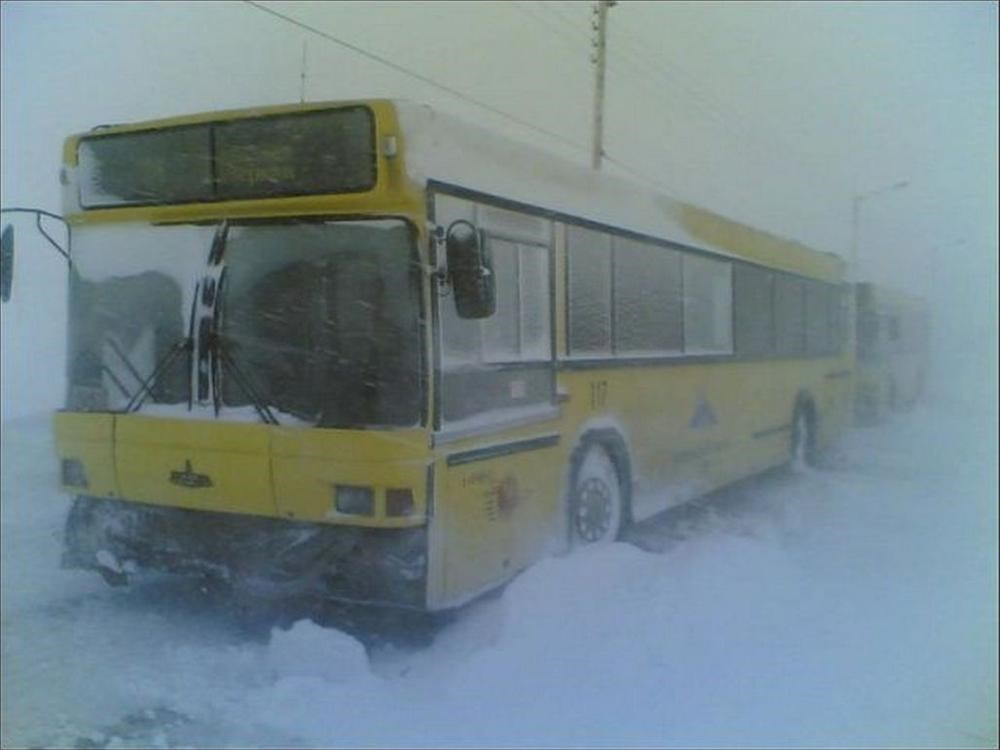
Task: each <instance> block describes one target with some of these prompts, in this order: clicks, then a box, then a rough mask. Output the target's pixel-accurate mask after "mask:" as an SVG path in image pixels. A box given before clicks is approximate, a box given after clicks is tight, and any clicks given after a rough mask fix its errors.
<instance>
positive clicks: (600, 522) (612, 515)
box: [569, 444, 624, 546]
mask: <svg viewBox="0 0 1000 750" xmlns="http://www.w3.org/2000/svg"><path fill="white" fill-rule="evenodd" d="M572 486H573V494H572V498H571V503H570V518H569V522H570V536H571V539H572V543H573V545H574V546H584V545H591V544H604V543H608V542H613V541H614V540H615V539H617V538H618V532H619V531H621V526H622V517H623V514H624V513H623V501H622V486H621V479H620V477H619V475H618V469H617V468H616V466H615V462H614V461H613V460H612V458H611V456H610V455H609V454H608V451H607V450H606V449H605V448H604V447H602V446H600V445H596V444H595V445H591V446H589V447H588V448H586V449H585V452H584V453H583V457H582V459H581V460H580V462H579V463H578V464H577V467H576V471H575V472H574V477H573V485H572Z"/></svg>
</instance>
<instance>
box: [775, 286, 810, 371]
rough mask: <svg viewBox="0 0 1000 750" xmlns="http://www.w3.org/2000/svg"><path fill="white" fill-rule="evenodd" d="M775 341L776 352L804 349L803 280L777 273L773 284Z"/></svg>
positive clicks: (791, 353)
mask: <svg viewBox="0 0 1000 750" xmlns="http://www.w3.org/2000/svg"><path fill="white" fill-rule="evenodd" d="M774 316H775V343H776V345H777V349H778V354H785V355H796V354H802V353H803V352H804V351H805V293H804V289H803V282H802V280H801V279H796V278H793V277H791V276H785V275H779V276H778V278H777V279H776V280H775V284H774Z"/></svg>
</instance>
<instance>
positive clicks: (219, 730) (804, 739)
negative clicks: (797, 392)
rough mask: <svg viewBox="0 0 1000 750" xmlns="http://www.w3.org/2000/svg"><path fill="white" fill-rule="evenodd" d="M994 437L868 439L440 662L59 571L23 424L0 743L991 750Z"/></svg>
mask: <svg viewBox="0 0 1000 750" xmlns="http://www.w3.org/2000/svg"><path fill="white" fill-rule="evenodd" d="M995 419H996V417H995V414H990V413H986V414H984V413H983V412H982V410H977V409H964V410H963V409H959V408H956V407H953V406H952V407H948V408H945V407H943V406H939V407H937V408H930V407H921V408H920V409H918V410H917V411H916V412H914V413H912V414H909V415H903V416H899V417H897V418H896V419H895V420H894V421H893V422H892V423H891V424H888V425H883V426H880V427H876V428H869V429H864V430H857V431H855V432H853V433H852V434H851V435H850V436H849V438H848V439H847V440H846V441H845V444H844V445H843V447H842V450H841V451H840V452H839V454H838V455H837V456H835V457H833V458H832V459H831V460H830V462H829V465H827V466H826V467H824V468H823V469H820V470H810V471H807V472H804V473H788V472H784V473H782V472H777V473H773V474H770V475H767V476H764V477H761V478H757V479H754V480H752V481H750V482H746V483H744V484H742V485H740V486H738V487H736V488H734V489H731V490H727V491H726V492H723V493H719V494H717V495H715V496H713V497H712V498H709V499H708V501H706V502H703V503H699V504H698V505H697V506H694V507H692V508H688V509H683V510H679V511H675V512H672V513H670V514H668V515H667V516H666V517H660V518H657V519H654V521H652V522H650V523H647V524H644V525H643V526H642V527H640V528H637V529H635V530H633V531H631V532H630V533H629V535H628V539H627V541H626V542H625V543H619V544H615V545H611V546H609V547H605V548H602V549H593V550H585V551H583V552H581V553H577V554H574V555H571V556H567V557H557V558H550V559H547V560H544V561H543V562H541V563H540V564H538V565H536V566H535V567H534V568H532V569H531V570H529V571H528V572H527V573H525V574H524V575H522V576H521V577H519V578H518V579H517V580H515V581H514V582H513V583H512V584H511V585H510V586H508V587H507V588H506V589H505V590H504V591H503V593H502V595H501V596H494V597H491V598H488V599H486V600H484V601H481V602H478V603H475V604H473V605H471V606H469V607H467V608H466V609H465V610H464V611H463V612H462V613H461V614H460V616H459V617H457V618H456V619H455V620H454V621H453V622H451V623H450V624H448V625H446V626H445V627H444V628H443V629H441V630H440V631H439V632H438V633H437V635H436V638H435V639H434V641H433V643H431V644H430V645H424V646H418V645H412V644H410V645H407V643H406V640H405V639H403V638H394V639H390V640H389V641H386V640H384V639H378V638H374V637H365V634H364V633H361V638H362V640H364V641H365V642H366V643H367V644H368V648H367V649H366V648H365V647H364V646H362V645H361V642H360V641H359V640H356V639H355V638H354V637H352V636H350V635H347V633H346V632H345V631H346V630H351V628H350V627H342V628H341V629H336V628H335V627H332V626H331V624H330V622H329V621H326V620H324V621H323V622H324V624H325V625H326V626H325V627H320V626H318V625H316V624H315V623H313V622H311V621H310V620H308V619H304V618H303V619H296V618H297V615H294V614H292V613H288V612H286V613H284V614H283V615H280V614H278V613H270V614H268V613H264V614H262V615H259V616H257V619H256V620H255V619H254V617H253V616H250V615H247V614H246V613H245V612H243V613H242V614H241V613H240V610H238V609H237V608H235V607H233V606H232V602H231V601H230V600H228V599H223V598H220V597H219V596H217V595H213V594H211V593H206V592H201V591H199V590H198V588H197V587H196V586H193V585H191V584H189V583H185V582H176V581H173V580H170V579H163V578H154V579H152V580H149V581H145V582H142V583H140V584H139V585H138V586H135V587H133V588H131V589H129V590H111V589H108V588H106V587H105V586H104V584H103V582H102V581H101V580H100V579H99V577H98V576H97V575H95V574H88V573H81V572H74V571H61V570H59V568H58V559H59V537H60V534H61V525H62V520H63V517H64V514H65V511H66V508H67V506H68V501H67V499H66V498H65V497H64V496H63V495H61V494H60V493H59V492H58V491H57V490H56V488H55V478H54V477H55V472H54V469H55V461H54V459H53V457H52V449H51V444H50V439H49V437H48V427H47V424H48V423H47V419H44V418H40V419H37V420H26V421H25V420H22V421H18V422H11V423H8V424H6V425H5V426H4V430H3V475H2V481H3V485H2V492H3V494H2V524H0V529H2V541H3V553H2V557H3V559H2V562H3V566H2V594H3V659H2V687H3V691H2V710H3V725H2V744H3V746H4V747H15V746H19V747H24V746H28V747H31V746H37V747H41V746H45V747H55V746H68V747H204V746H214V747H222V746H292V747H294V746H338V745H346V746H395V747H405V746H465V747H468V746H477V745H489V746H494V747H495V746H527V745H531V746H580V745H587V746H609V747H610V746H613V747H618V746H664V745H681V746H688V747H690V746H704V745H727V746H770V747H776V746H796V747H804V746H821V747H832V746H858V745H865V746H882V747H891V746H905V747H931V746H939V747H996V744H997V496H996V472H997V463H996V460H997V456H996V422H995ZM293 621H294V623H293ZM352 632H356V629H355V630H354V631H352ZM397 635H398V633H397Z"/></svg>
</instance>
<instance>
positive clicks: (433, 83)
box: [244, 0, 674, 197]
mask: <svg viewBox="0 0 1000 750" xmlns="http://www.w3.org/2000/svg"><path fill="white" fill-rule="evenodd" d="M244 2H245V3H246V4H247V5H249V6H251V7H252V8H255V9H257V10H260V11H263V12H264V13H267V14H269V15H272V16H274V17H276V18H278V19H280V20H282V21H285V22H286V23H290V24H292V25H293V26H297V27H298V28H300V29H303V30H305V31H309V32H311V33H313V34H316V35H317V36H319V37H321V38H323V39H326V40H327V41H330V42H333V43H334V44H337V45H340V46H342V47H345V48H346V49H349V50H351V51H352V52H356V53H358V54H359V55H362V56H364V57H366V58H368V59H370V60H373V61H375V62H377V63H380V64H382V65H385V66H386V67H388V68H391V69H392V70H394V71H396V72H398V73H402V74H404V75H407V76H410V77H411V78H415V79H417V80H418V81H420V82H421V83H425V84H427V85H429V86H432V87H434V88H437V89H440V90H442V91H445V92H447V93H448V94H451V95H452V96H455V97H457V98H459V99H462V100H464V101H467V102H469V103H471V104H474V105H476V106H478V107H481V108H483V109H485V110H487V111H489V112H491V113H493V114H495V115H497V116H499V117H503V118H504V119H507V120H510V121H511V122H514V123H517V124H518V125H521V126H522V127H526V128H528V129H530V130H533V131H535V132H538V133H542V134H544V135H547V136H549V137H550V138H555V139H556V140H559V141H561V142H563V143H565V144H567V145H570V146H573V147H574V148H577V149H581V150H585V151H589V150H590V149H589V148H588V147H587V146H583V145H581V144H579V143H576V142H575V141H573V140H571V139H569V138H566V137H565V136H563V135H560V134H558V133H554V132H552V131H550V130H546V129H545V128H541V127H539V126H537V125H534V124H532V123H530V122H527V121H526V120H523V119H521V118H519V117H515V116H514V115H511V114H508V113H507V112H504V111H503V110H501V109H498V108H496V107H494V106H493V105H491V104H487V103H486V102H482V101H480V100H478V99H475V98H474V97H471V96H468V95H467V94H465V93H463V92H462V91H459V90H458V89H454V88H452V87H450V86H447V85H445V84H442V83H438V82H437V81H435V80H434V79H432V78H429V77H427V76H424V75H422V74H420V73H415V72H413V71H410V70H407V69H406V68H404V67H402V66H400V65H398V64H396V63H394V62H392V61H391V60H388V59H386V58H383V57H381V56H379V55H376V54H374V53H372V52H369V51H368V50H365V49H363V48H361V47H358V46H357V45H354V44H351V43H350V42H346V41H344V40H343V39H339V38H337V37H335V36H333V35H331V34H328V33H327V32H325V31H322V30H321V29H317V28H315V27H314V26H310V25H309V24H307V23H304V22H302V21H299V20H298V19H295V18H292V17H291V16H287V15H285V14H284V13H279V12H278V11H275V10H272V9H271V8H267V7H265V6H263V5H261V4H260V3H258V2H255V1H254V0H244ZM606 158H607V159H608V161H610V162H611V163H613V164H615V165H616V166H617V167H619V168H620V169H622V170H624V171H626V172H628V173H630V174H632V175H633V176H635V177H638V178H640V179H641V180H643V181H645V182H646V183H647V184H649V185H651V186H654V187H656V188H657V189H658V190H659V191H661V192H662V193H663V194H664V195H667V196H668V197H674V196H672V195H671V194H670V192H669V191H668V190H667V189H666V188H665V187H664V186H663V185H661V184H660V183H658V182H657V181H656V180H654V179H652V178H651V177H649V176H647V175H644V174H643V173H642V172H641V171H639V170H637V169H636V168H635V167H632V166H629V165H628V164H626V163H624V162H622V161H620V160H619V159H617V158H613V157H611V156H609V155H606Z"/></svg>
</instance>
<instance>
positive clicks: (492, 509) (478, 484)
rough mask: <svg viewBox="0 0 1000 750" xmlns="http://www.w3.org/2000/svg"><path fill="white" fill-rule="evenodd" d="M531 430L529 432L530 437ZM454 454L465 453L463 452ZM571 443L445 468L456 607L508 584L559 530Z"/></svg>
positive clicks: (447, 572) (496, 438) (504, 439)
mask: <svg viewBox="0 0 1000 750" xmlns="http://www.w3.org/2000/svg"><path fill="white" fill-rule="evenodd" d="M520 432H521V433H522V436H521V437H516V436H515V435H516V433H502V434H494V435H490V436H489V437H488V438H480V439H479V443H481V444H483V445H485V446H497V445H502V444H504V443H510V442H512V441H517V440H518V439H524V438H529V439H530V438H531V437H532V436H544V435H549V434H552V433H553V430H551V429H550V430H546V429H544V428H539V427H538V426H535V428H534V429H533V430H527V431H525V430H521V431H520ZM525 432H527V434H524V433H525ZM449 448H451V450H448V451H447V452H446V453H448V454H452V453H460V452H461V450H467V449H470V448H471V446H468V445H467V446H466V447H465V448H463V449H455V448H452V447H451V446H449ZM565 463H566V462H565V444H564V441H563V440H561V439H560V441H559V442H558V443H557V444H555V445H548V446H545V447H537V448H533V449H531V450H525V451H520V452H516V453H512V454H510V455H500V456H494V457H487V458H483V459H480V460H475V461H470V462H468V463H461V464H457V465H452V466H448V465H447V461H446V460H445V461H442V462H441V464H440V465H439V470H438V476H439V485H440V489H439V497H440V501H439V503H438V506H439V508H440V510H439V512H438V513H437V515H436V518H435V523H439V524H441V534H440V538H441V540H442V542H443V544H444V545H445V549H444V550H443V558H444V560H443V566H442V567H443V578H444V581H443V586H442V588H443V589H444V591H445V596H446V597H447V599H448V601H449V602H450V603H452V604H455V603H458V602H461V601H462V600H463V599H466V598H468V597H470V596H472V595H475V594H477V593H479V592H480V591H482V590H484V589H486V588H488V587H489V586H491V585H493V584H497V583H500V582H501V581H503V580H504V579H506V578H508V577H510V576H511V575H513V574H514V573H516V572H517V571H518V570H521V569H523V568H524V567H526V566H528V565H530V564H531V563H532V562H534V561H535V560H537V559H538V557H539V556H540V555H541V554H542V551H543V550H544V547H545V544H546V542H547V541H548V540H549V539H550V538H551V536H552V534H553V533H555V532H556V531H557V528H558V527H557V523H558V520H559V519H558V512H559V509H560V508H561V507H562V505H561V502H560V499H561V490H562V480H563V476H564V473H565V472H564V467H565Z"/></svg>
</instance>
